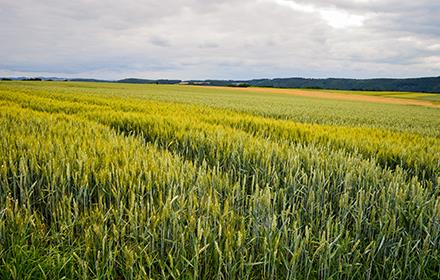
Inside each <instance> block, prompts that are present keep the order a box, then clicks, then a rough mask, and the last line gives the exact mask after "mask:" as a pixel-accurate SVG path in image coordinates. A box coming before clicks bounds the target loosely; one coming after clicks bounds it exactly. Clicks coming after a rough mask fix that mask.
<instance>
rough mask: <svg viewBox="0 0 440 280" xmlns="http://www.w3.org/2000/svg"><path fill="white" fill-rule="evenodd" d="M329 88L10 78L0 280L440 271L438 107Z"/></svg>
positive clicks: (3, 127)
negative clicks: (288, 89)
mask: <svg viewBox="0 0 440 280" xmlns="http://www.w3.org/2000/svg"><path fill="white" fill-rule="evenodd" d="M313 92H314V91H312V92H311V93H312V94H313ZM320 94H328V95H331V94H335V95H334V97H332V98H327V97H325V98H324V97H322V96H321V95H316V96H309V95H308V94H294V93H292V94H285V92H282V91H280V92H277V91H271V90H269V91H267V92H266V91H265V90H261V89H259V90H254V89H246V90H236V89H230V88H209V87H191V86H178V85H132V84H114V83H80V82H76V83H74V82H0V135H1V137H0V279H26V278H29V279H44V278H46V279H63V278H64V279H158V278H160V279H307V278H308V279H439V278H440V235H439V232H440V188H439V187H440V109H439V108H436V107H435V106H425V105H421V104H418V105H417V104H416V103H405V104H401V103H397V104H393V102H388V101H385V102H383V101H377V102H376V101H374V100H373V99H371V100H370V99H369V100H370V101H366V99H356V98H355V99H352V98H348V99H347V98H342V97H338V95H348V96H353V95H365V96H372V95H374V96H376V95H380V93H378V92H372V93H370V92H339V91H338V92H336V93H335V92H332V91H324V92H320ZM382 94H383V95H385V96H391V93H382ZM393 94H394V93H393ZM393 97H398V98H406V99H410V100H423V101H439V99H438V98H437V96H435V95H432V96H431V95H425V94H416V93H408V94H406V93H399V94H398V95H393ZM377 98H387V97H377ZM423 104H424V103H423ZM427 104H428V103H427ZM429 104H433V103H430V102H429Z"/></svg>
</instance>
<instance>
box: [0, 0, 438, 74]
mask: <svg viewBox="0 0 440 280" xmlns="http://www.w3.org/2000/svg"><path fill="white" fill-rule="evenodd" d="M439 14H440V2H439V1H437V0H419V1H411V0H402V1H397V0H382V1H380V0H371V1H368V0H356V1H353V0H351V1H349V0H329V1H324V0H313V1H305V0H297V1H293V0H241V1H232V0H224V1H214V0H174V1H172V0H161V1H151V0H148V1H141V0H125V1H116V0H107V1H91V0H78V1H64V0H40V1H37V2H35V1H31V0H17V1H9V0H0V38H2V40H1V44H0V76H1V75H22V74H23V75H25V74H27V75H40V74H41V75H42V74H50V75H61V76H63V75H64V76H69V77H74V76H89V77H97V78H122V77H128V76H137V77H145V78H182V79H189V78H227V79H229V78H234V79H245V78H258V77H290V76H306V77H330V76H332V77H358V78H363V77H379V76H387V77H406V76H430V75H440V28H439V26H440V17H438V15H439Z"/></svg>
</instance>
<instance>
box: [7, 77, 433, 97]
mask: <svg viewBox="0 0 440 280" xmlns="http://www.w3.org/2000/svg"><path fill="white" fill-rule="evenodd" d="M1 79H4V80H35V79H41V80H44V81H47V80H54V81H56V80H69V81H75V82H109V83H130V84H185V85H205V86H239V87H246V86H254V87H274V88H309V89H334V90H366V91H409V92H431V93H440V76H439V77H427V78H410V79H335V78H329V79H306V78H277V79H254V80H189V81H181V80H167V79H158V80H153V79H138V78H126V79H122V80H98V79H83V78H78V79H64V78H57V77H50V78H46V77H37V78H28V77H15V78H11V77H8V78H0V80H1Z"/></svg>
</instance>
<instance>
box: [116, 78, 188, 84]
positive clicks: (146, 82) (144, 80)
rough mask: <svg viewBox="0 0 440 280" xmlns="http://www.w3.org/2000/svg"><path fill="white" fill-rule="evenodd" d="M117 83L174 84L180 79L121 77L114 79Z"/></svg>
mask: <svg viewBox="0 0 440 280" xmlns="http://www.w3.org/2000/svg"><path fill="white" fill-rule="evenodd" d="M116 82H117V83H128V84H161V85H162V84H163V85H174V84H178V83H180V82H182V81H181V80H166V79H160V80H147V79H135V78H128V79H122V80H118V81H116Z"/></svg>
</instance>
